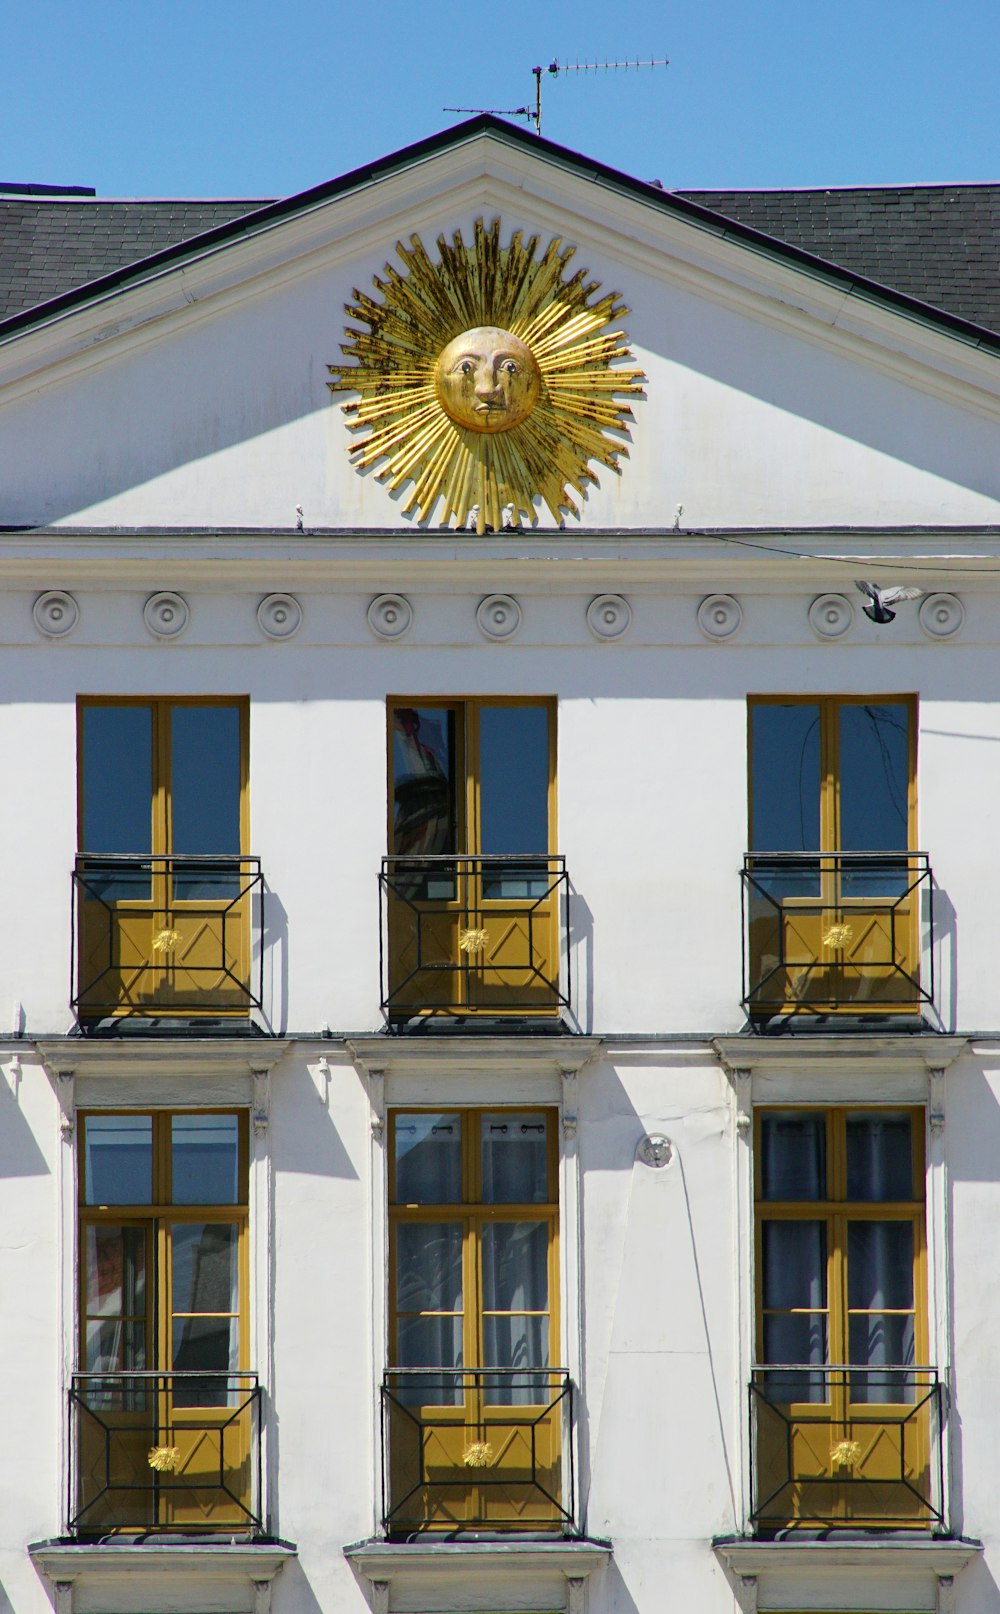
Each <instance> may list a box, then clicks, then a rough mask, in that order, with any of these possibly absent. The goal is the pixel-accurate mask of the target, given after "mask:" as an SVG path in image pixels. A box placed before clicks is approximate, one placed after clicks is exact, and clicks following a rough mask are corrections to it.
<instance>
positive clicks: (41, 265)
mask: <svg viewBox="0 0 1000 1614" xmlns="http://www.w3.org/2000/svg"><path fill="white" fill-rule="evenodd" d="M483 134H488V135H490V136H491V137H492V138H494V139H497V140H500V141H502V142H504V143H506V144H510V145H512V146H515V147H520V148H523V149H525V150H529V151H531V152H532V153H533V154H535V155H537V156H541V157H543V158H548V159H549V160H550V161H552V162H554V163H556V164H557V165H561V166H564V167H566V168H568V169H571V170H573V171H575V172H577V173H579V174H582V175H584V176H585V177H586V178H588V179H591V180H594V181H596V182H598V183H601V184H604V185H607V186H609V187H611V188H613V189H615V190H618V191H619V192H623V193H625V194H628V195H631V196H633V197H636V198H638V199H639V200H641V201H642V202H644V203H645V204H647V205H653V206H656V207H662V208H663V209H664V210H667V211H671V212H674V213H675V214H680V215H681V216H682V217H686V218H688V219H689V220H690V221H691V222H692V223H693V224H696V225H698V226H700V227H701V228H703V229H708V230H711V231H712V232H713V233H716V234H723V235H726V236H728V237H729V238H730V239H732V240H733V241H735V242H739V243H741V244H742V245H744V246H747V247H750V248H751V249H752V250H756V251H758V252H764V253H766V254H771V255H774V256H777V257H779V258H782V259H783V260H784V261H786V262H790V263H792V264H794V265H797V266H799V267H800V268H802V269H804V270H805V271H806V272H807V273H811V274H820V275H823V276H828V277H829V278H830V279H831V280H832V281H833V282H834V283H836V284H839V285H841V286H842V287H844V289H845V291H846V292H847V293H848V294H849V295H860V296H862V297H866V298H868V299H869V300H872V301H875V302H880V303H882V304H884V305H888V306H890V307H892V308H895V309H896V310H897V311H900V312H903V313H905V314H907V315H908V316H909V317H911V318H917V319H926V320H928V321H929V322H930V323H931V324H933V325H937V326H938V327H939V328H943V329H945V330H948V331H950V332H951V333H952V334H954V335H956V336H959V337H960V338H962V339H964V340H966V341H971V342H973V343H975V344H976V345H978V346H981V347H983V348H986V349H988V350H990V351H993V352H997V351H1000V185H926V186H925V185H910V186H900V187H879V188H877V189H873V188H866V187H857V188H852V189H844V190H786V191H781V190H778V191H684V192H677V193H672V192H669V191H665V190H663V188H662V187H658V186H654V185H651V184H646V183H644V182H643V181H640V180H636V179H633V178H631V177H630V176H629V175H626V174H622V173H619V172H618V171H617V170H615V169H612V168H608V167H607V166H606V165H604V164H602V163H598V162H595V161H593V160H592V159H589V158H586V157H581V156H580V155H579V153H577V152H573V151H569V150H567V149H565V148H564V147H561V146H558V145H556V144H554V143H553V142H552V141H550V140H547V139H541V138H539V137H538V136H536V135H534V134H532V133H530V132H529V131H527V130H523V129H520V128H519V127H517V126H516V125H514V124H510V123H506V122H504V121H503V120H501V119H498V118H496V117H494V116H492V115H490V114H480V115H478V116H476V117H474V118H470V119H469V120H468V121H467V122H466V123H462V124H458V125H456V126H454V127H452V128H450V129H445V130H443V131H441V133H439V134H436V135H432V136H430V137H429V138H427V139H426V140H421V141H417V142H416V143H415V144H414V145H412V146H408V147H405V148H404V149H403V150H402V151H399V152H393V153H391V154H390V155H389V156H387V157H385V158H382V159H380V160H379V161H378V162H375V163H373V164H370V165H368V166H366V167H364V168H359V169H356V170H354V171H353V172H351V173H348V174H343V175H341V176H340V177H339V178H338V179H335V180H331V181H329V182H328V183H327V184H325V185H319V186H315V187H314V188H313V189H311V190H308V191H304V192H302V193H301V194H300V195H298V196H291V197H287V198H285V199H283V200H279V201H270V200H258V201H237V200H230V201H208V202H193V201H189V202H185V201H150V202H108V201H99V200H89V199H82V200H74V201H69V200H66V199H65V198H63V199H53V198H50V197H42V196H33V197H30V198H28V197H24V196H12V195H4V194H3V193H2V192H0V335H2V336H7V335H12V334H14V333H15V332H17V331H19V330H23V329H25V328H26V327H27V326H28V325H30V324H32V323H34V322H35V321H36V320H37V319H41V318H45V317H48V316H49V315H50V314H52V313H54V312H62V311H63V310H68V309H69V308H71V307H75V306H77V305H78V304H80V303H82V302H85V301H86V300H87V299H88V298H89V297H91V296H94V295H97V294H98V293H107V292H110V291H112V290H113V289H114V288H115V287H116V286H117V285H119V284H125V283H127V282H128V281H129V280H130V279H135V278H141V277H142V276H143V275H144V274H146V273H150V272H153V270H158V269H160V268H161V267H165V266H169V265H170V264H172V263H177V262H180V261H182V260H183V258H184V257H185V256H186V255H187V253H188V251H189V250H192V251H193V250H197V249H199V248H201V247H204V246H207V245H209V244H211V245H213V246H214V245H225V244H227V243H228V242H229V241H230V240H235V239H238V238H239V237H240V236H242V235H247V234H252V233H253V232H255V231H256V230H258V229H262V228H267V227H269V226H270V225H271V224H273V223H275V222H278V221H280V219H282V218H284V217H289V216H292V215H294V214H295V213H297V212H299V211H301V210H303V209H305V208H307V207H310V206H314V205H317V204H322V203H324V202H327V201H329V200H331V199H333V198H334V197H336V196H339V195H344V194H347V193H348V192H350V191H352V190H358V189H362V188H364V187H366V186H368V185H370V184H373V183H377V182H378V181H379V180H380V179H382V178H383V177H386V176H388V175H389V174H392V173H395V172H398V171H399V170H400V169H404V168H407V167H409V166H411V165H412V164H413V163H415V162H417V161H419V160H421V159H422V158H424V157H427V156H430V155H433V154H435V153H436V152H438V151H441V150H445V149H448V148H449V147H452V146H455V145H459V144H461V143H462V142H463V141H465V140H471V139H476V138H478V137H479V136H481V135H483ZM199 237H201V238H203V239H202V240H201V241H199V240H198V238H199ZM195 243H197V246H196V245H195ZM88 288H93V289H92V290H91V289H88ZM36 310H37V312H34V311H36Z"/></svg>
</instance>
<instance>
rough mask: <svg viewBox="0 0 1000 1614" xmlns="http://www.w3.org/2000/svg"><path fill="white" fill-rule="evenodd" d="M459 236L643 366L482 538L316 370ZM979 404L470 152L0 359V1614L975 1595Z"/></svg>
mask: <svg viewBox="0 0 1000 1614" xmlns="http://www.w3.org/2000/svg"><path fill="white" fill-rule="evenodd" d="M80 205H81V207H83V206H86V204H85V203H81V204H80ZM480 219H482V220H485V221H486V223H487V224H489V223H490V222H491V221H492V220H494V219H499V220H500V237H501V239H502V240H503V241H504V242H507V241H509V240H510V238H511V236H512V234H513V232H515V231H520V232H522V235H523V237H524V239H525V240H527V239H529V238H530V237H535V236H536V237H538V240H539V243H540V245H539V248H538V251H539V253H541V252H543V251H544V249H545V247H546V246H547V245H548V244H549V243H550V242H551V241H553V240H559V241H561V242H562V243H564V244H566V245H572V246H573V247H574V248H575V249H576V256H575V258H574V260H573V269H574V270H575V268H576V267H577V265H580V266H585V267H586V269H587V271H588V275H589V277H591V278H592V280H593V282H594V283H595V285H596V286H597V287H599V288H600V289H601V291H602V294H603V292H604V291H610V290H615V291H617V292H618V293H619V294H620V297H621V299H623V301H624V303H625V304H626V305H627V312H625V313H623V314H622V315H621V328H622V329H623V331H624V332H625V335H626V338H627V344H628V350H629V353H630V354H631V361H632V362H633V363H634V365H635V366H637V367H639V368H641V371H642V376H643V378H644V379H643V396H642V397H639V398H636V399H635V400H634V401H633V402H632V405H631V408H632V419H631V420H630V421H629V422H628V424H627V429H624V430H617V431H616V430H614V429H612V430H611V431H610V433H609V436H608V441H609V442H613V443H614V444H616V445H617V446H618V448H619V449H627V457H626V456H625V455H624V454H623V456H622V458H621V463H620V466H619V470H620V475H614V474H612V473H610V472H607V471H605V470H602V469H598V470H597V473H596V474H597V475H598V476H599V484H600V485H598V484H597V482H596V481H592V482H590V483H589V484H588V485H586V487H585V491H584V493H583V495H582V497H579V498H577V500H576V502H577V503H578V504H579V505H580V514H579V516H578V517H574V516H573V515H572V514H570V513H567V512H565V511H564V512H562V516H561V519H558V520H557V519H556V518H555V517H554V516H553V515H552V513H551V512H549V511H548V510H546V509H545V508H544V507H542V506H539V507H538V508H537V509H536V511H535V521H534V523H532V522H531V521H528V520H523V521H522V520H521V519H520V518H519V517H518V515H517V512H516V510H515V511H514V512H513V514H511V515H509V516H507V517H506V518H505V519H506V524H501V526H500V530H492V531H485V532H482V533H480V532H477V531H476V530H475V526H476V522H475V520H474V519H473V518H472V517H470V518H469V520H467V521H463V522H462V524H461V527H459V526H457V525H456V524H455V523H454V521H452V522H451V524H445V525H442V524H440V522H439V521H437V520H435V519H434V518H433V516H432V517H429V518H427V517H424V516H421V517H419V518H418V516H417V514H416V513H413V512H411V513H410V514H406V513H404V505H405V500H406V488H403V489H402V490H396V491H393V490H392V489H391V488H389V487H387V486H386V485H385V484H384V483H383V482H380V481H379V480H378V477H377V476H376V475H375V474H373V472H372V470H371V468H367V469H359V468H358V467H357V465H356V464H354V463H352V458H351V454H350V448H351V443H352V441H356V437H352V434H351V431H350V430H349V427H348V425H347V424H346V423H345V418H344V413H343V411H342V409H341V398H340V396H339V395H337V394H331V393H330V391H329V390H328V386H327V382H328V380H329V373H330V372H329V367H330V366H334V367H336V366H338V365H340V364H341V359H342V355H341V344H342V343H343V342H344V340H345V325H346V326H347V328H348V329H350V328H352V327H351V321H350V319H349V318H348V316H347V315H345V312H344V310H345V306H347V307H348V308H350V307H351V306H352V305H353V306H355V307H356V306H357V300H358V295H359V291H360V292H361V293H362V294H364V295H365V296H368V297H371V298H373V299H374V300H375V302H376V303H378V302H379V299H380V297H381V296H383V295H384V292H385V286H386V284H387V281H386V278H385V275H384V271H383V265H384V264H386V263H387V261H388V262H390V263H392V264H393V265H394V266H395V268H396V271H397V273H398V274H400V275H403V274H404V268H403V264H404V260H403V259H402V258H401V257H400V256H399V254H398V252H397V243H398V242H402V243H404V244H405V243H410V242H411V241H412V238H413V237H414V236H416V237H418V238H419V240H420V241H421V242H422V243H423V245H424V246H425V248H426V249H427V252H428V254H429V255H430V258H431V260H432V261H433V262H435V263H438V262H440V248H439V247H436V245H435V243H437V242H438V239H439V237H444V238H446V240H448V241H451V240H453V239H454V238H455V236H456V234H460V235H461V237H462V239H463V240H464V241H465V242H471V241H472V239H473V237H474V232H475V226H476V221H477V220H480ZM570 272H571V271H569V270H567V275H568V274H569V273H570ZM374 277H379V279H380V281H381V289H379V287H378V286H377V285H376V283H375V279H374ZM390 278H391V277H390ZM469 323H470V325H477V326H478V325H482V324H485V323H486V322H485V321H484V320H482V319H473V318H472V317H471V316H470V320H469ZM355 328H356V322H355ZM344 362H345V363H346V362H347V361H344ZM584 390H585V388H584ZM998 415H1000V336H998V335H996V334H992V335H991V333H990V331H989V330H988V329H986V328H985V327H983V328H978V327H976V326H975V325H974V324H973V323H972V322H969V321H967V320H963V319H960V318H958V317H955V316H950V315H948V314H947V313H945V312H942V311H941V310H939V309H935V308H933V307H930V306H928V307H920V306H918V305H917V304H916V303H914V302H913V300H912V299H908V298H906V297H904V296H902V295H898V294H895V293H893V292H891V291H886V290H884V289H880V288H879V287H877V286H875V285H872V284H869V283H866V282H864V281H863V280H861V279H860V278H859V277H857V276H854V277H852V276H850V275H848V274H846V273H845V272H843V271H841V270H837V269H835V268H832V267H828V268H826V269H824V268H822V266H817V264H816V263H815V261H814V260H808V259H807V257H806V256H805V254H802V253H798V254H796V253H795V252H794V251H791V250H789V249H786V248H783V247H781V246H780V245H779V244H778V243H775V242H770V243H769V242H768V241H767V240H766V239H764V238H762V237H760V236H759V235H757V234H756V233H755V232H754V231H752V230H749V229H741V228H740V227H738V226H732V225H730V226H728V227H726V226H725V225H724V221H722V220H721V219H720V218H717V217H715V218H713V216H712V215H711V214H709V213H707V212H706V211H705V210H704V209H703V208H698V207H695V206H692V205H687V204H684V203H683V202H682V201H679V200H678V199H676V198H674V197H671V196H669V195H667V194H665V193H663V192H658V191H656V190H655V189H654V188H653V187H649V186H645V185H637V184H635V183H633V182H631V181H629V180H627V179H625V178H624V177H623V176H620V175H614V174H612V173H610V172H609V171H607V170H604V169H601V168H600V167H599V165H596V164H593V163H588V162H585V161H584V160H583V159H577V158H573V157H570V155H569V154H567V153H564V152H560V151H559V150H558V148H555V147H552V146H549V145H548V144H547V143H545V142H541V141H536V140H534V139H533V138H532V137H528V136H525V135H522V134H520V132H519V131H516V130H511V129H509V128H507V127H506V126H504V125H502V124H499V123H496V122H495V121H493V120H491V119H478V120H474V121H473V122H472V123H471V124H469V125H462V126H460V127H459V128H458V129H457V130H453V131H451V132H450V133H449V134H448V135H447V136H443V137H441V138H439V139H438V140H436V141H432V142H427V143H425V144H424V145H423V146H420V147H415V148H412V149H411V150H410V151H408V152H404V153H401V154H399V155H398V156H397V157H396V158H394V159H391V160H389V161H387V162H385V163H383V164H381V165H380V166H376V167H373V168H372V169H371V170H369V171H366V172H365V173H363V174H355V175H349V176H347V177H346V178H345V179H344V180H342V181H339V182H337V183H336V184H334V185H331V186H330V187H326V188H323V189H322V190H321V191H317V192H311V193H307V194H306V195H305V196H303V197H299V198H294V199H293V200H292V201H291V202H288V203H283V204H279V205H276V206H274V207H266V208H263V209H261V210H260V211H258V212H255V213H252V214H250V215H249V218H248V219H246V220H244V221H243V222H242V223H239V222H234V224H233V225H232V226H226V227H223V228H221V229H219V230H218V231H217V232H216V233H214V234H210V235H204V236H201V237H199V238H197V239H195V240H194V241H191V242H188V243H186V244H185V245H183V246H181V247H178V248H176V249H174V250H172V251H169V252H164V253H163V254H161V256H160V257H159V258H149V259H148V260H147V261H146V262H145V263H140V264H139V265H137V266H136V267H135V268H134V269H133V270H130V271H129V272H127V273H123V274H121V275H118V276H116V277H109V278H108V279H106V280H98V281H94V282H93V283H92V284H90V285H87V286H84V287H83V288H81V290H80V291H79V292H74V293H72V294H71V295H68V296H65V297H62V298H56V299H54V300H52V301H50V302H48V303H45V304H42V305H40V306H38V307H35V308H26V310H25V311H24V313H23V314H21V315H17V316H14V317H11V318H8V319H7V320H6V321H3V322H0V579H2V591H0V687H2V689H3V705H2V707H0V726H2V728H0V749H2V754H3V756H4V757H5V758H6V760H7V779H6V788H5V789H4V790H3V792H2V798H0V817H2V821H3V835H2V841H0V844H2V845H3V847H4V848H5V849H6V856H5V862H4V871H5V890H6V893H7V896H8V904H7V923H6V924H5V925H4V926H3V927H2V929H0V983H2V987H3V990H2V992H0V1066H2V1080H0V1111H2V1122H0V1162H2V1170H0V1196H2V1204H3V1217H2V1226H3V1229H4V1240H3V1274H4V1289H3V1292H4V1294H5V1296H6V1302H5V1318H4V1339H5V1346H6V1350H5V1360H6V1363H7V1371H6V1373H5V1374H4V1376H3V1380H2V1382H0V1404H2V1408H3V1417H2V1427H3V1429H4V1432H5V1436H6V1439H5V1441H4V1459H3V1470H2V1481H3V1497H4V1505H3V1531H2V1536H0V1585H2V1588H3V1592H4V1595H5V1596H6V1598H7V1600H8V1603H9V1604H10V1606H11V1607H12V1608H13V1609H15V1610H17V1614H40V1611H44V1609H45V1608H46V1606H47V1605H51V1606H53V1607H55V1608H56V1609H57V1610H58V1614H137V1611H143V1614H173V1611H181V1610H191V1611H193V1614H250V1611H251V1610H253V1611H254V1614H266V1610H267V1609H268V1607H270V1608H272V1609H273V1610H274V1611H275V1614H312V1611H314V1610H315V1611H322V1614H333V1611H335V1610H336V1611H338V1614H339V1611H340V1610H344V1611H348V1610H355V1611H357V1614H364V1610H365V1609H366V1608H368V1609H371V1610H372V1614H452V1611H455V1614H460V1611H488V1610H492V1611H497V1610H504V1611H515V1610H516V1611H524V1614H556V1611H562V1610H567V1611H569V1614H582V1611H583V1610H584V1609H585V1608H589V1610H590V1614H632V1611H633V1610H634V1611H636V1614H652V1610H654V1609H659V1608H662V1607H663V1606H664V1605H665V1604H666V1605H667V1606H668V1607H671V1608H672V1607H675V1606H676V1607H677V1608H678V1609H679V1608H682V1607H683V1608H693V1609H697V1610H699V1611H704V1614H713V1611H717V1614H726V1611H728V1610H732V1609H737V1608H738V1609H742V1610H744V1611H746V1614H753V1611H755V1610H759V1611H761V1614H784V1611H805V1610H810V1611H812V1610H816V1611H820V1610H821V1611H827V1614H835V1611H841V1610H843V1611H847V1610H851V1611H858V1610H866V1611H869V1614H937V1611H938V1610H941V1611H947V1614H950V1611H951V1610H953V1609H956V1610H958V1611H959V1614H979V1611H986V1610H995V1609H997V1608H998V1607H1000V1592H998V1589H997V1585H996V1576H997V1575H998V1573H1000V1543H998V1537H997V1531H996V1525H995V1520H994V1512H995V1509H994V1499H995V1497H996V1495H997V1494H998V1490H1000V1458H998V1441H997V1439H996V1433H995V1424H996V1420H997V1418H998V1416H1000V1394H998V1391H997V1386H996V1373H995V1368H994V1354H995V1352H994V1341H995V1339H996V1337H997V1333H998V1329H1000V1289H998V1286H997V1284H996V1283H995V1281H994V1277H995V1272H994V1267H995V1259H994V1255H993V1251H992V1242H991V1237H990V1227H991V1225H992V1222H991V1218H992V1215H993V1214H996V1210H997V1206H998V1204H1000V1191H998V1183H997V1179H998V1168H997V1164H996V1161H997V1159H998V1158H1000V1107H998V1086H1000V1006H998V1004H1000V1000H998V995H997V991H996V989H995V987H994V981H993V974H992V967H991V961H992V959H993V956H994V953H995V950H996V949H995V940H994V935H993V932H994V926H993V922H992V915H993V912H994V909H993V903H992V897H991V891H992V889H993V886H994V885H997V887H998V902H1000V868H998V865H997V859H996V858H995V856H994V855H993V847H992V826H993V818H994V811H995V809H994V806H993V803H994V801H995V799H996V798H997V795H998V785H1000V744H998V742H1000V674H998V658H997V653H996V646H997V644H998V642H1000V454H998V452H997V423H998ZM376 469H377V467H376ZM483 524H484V523H483V522H482V519H481V518H480V525H483ZM489 525H492V524H489ZM856 577H857V578H862V579H871V580H872V581H873V582H874V583H875V584H877V585H883V586H886V587H888V586H890V585H900V584H909V585H912V586H914V587H915V588H917V589H919V590H921V591H922V592H921V594H920V596H919V597H918V598H914V599H911V600H908V601H904V602H903V603H901V604H898V605H896V606H895V607H893V609H894V610H895V611H896V615H895V618H894V619H892V620H889V621H887V622H883V623H879V622H875V621H872V620H871V619H870V617H868V616H866V615H865V614H863V610H862V607H863V606H864V605H866V604H867V603H868V601H867V600H866V599H865V598H863V596H862V595H861V594H860V593H859V592H857V591H856V589H855V586H854V582H855V578H856Z"/></svg>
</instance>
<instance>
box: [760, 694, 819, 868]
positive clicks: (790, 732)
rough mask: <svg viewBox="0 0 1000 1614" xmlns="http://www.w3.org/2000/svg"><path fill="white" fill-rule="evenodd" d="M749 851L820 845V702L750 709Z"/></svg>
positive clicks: (808, 848) (812, 848)
mask: <svg viewBox="0 0 1000 1614" xmlns="http://www.w3.org/2000/svg"><path fill="white" fill-rule="evenodd" d="M750 725H751V727H750V744H751V747H752V758H753V768H752V775H753V784H752V798H751V814H750V816H751V826H752V843H751V844H752V850H753V851H755V852H816V851H819V850H820V819H819V814H820V724H819V706H818V705H813V704H811V703H803V704H794V705H788V706H781V705H778V704H777V703H774V704H772V703H770V702H768V703H758V704H755V705H753V706H751V708H750Z"/></svg>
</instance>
